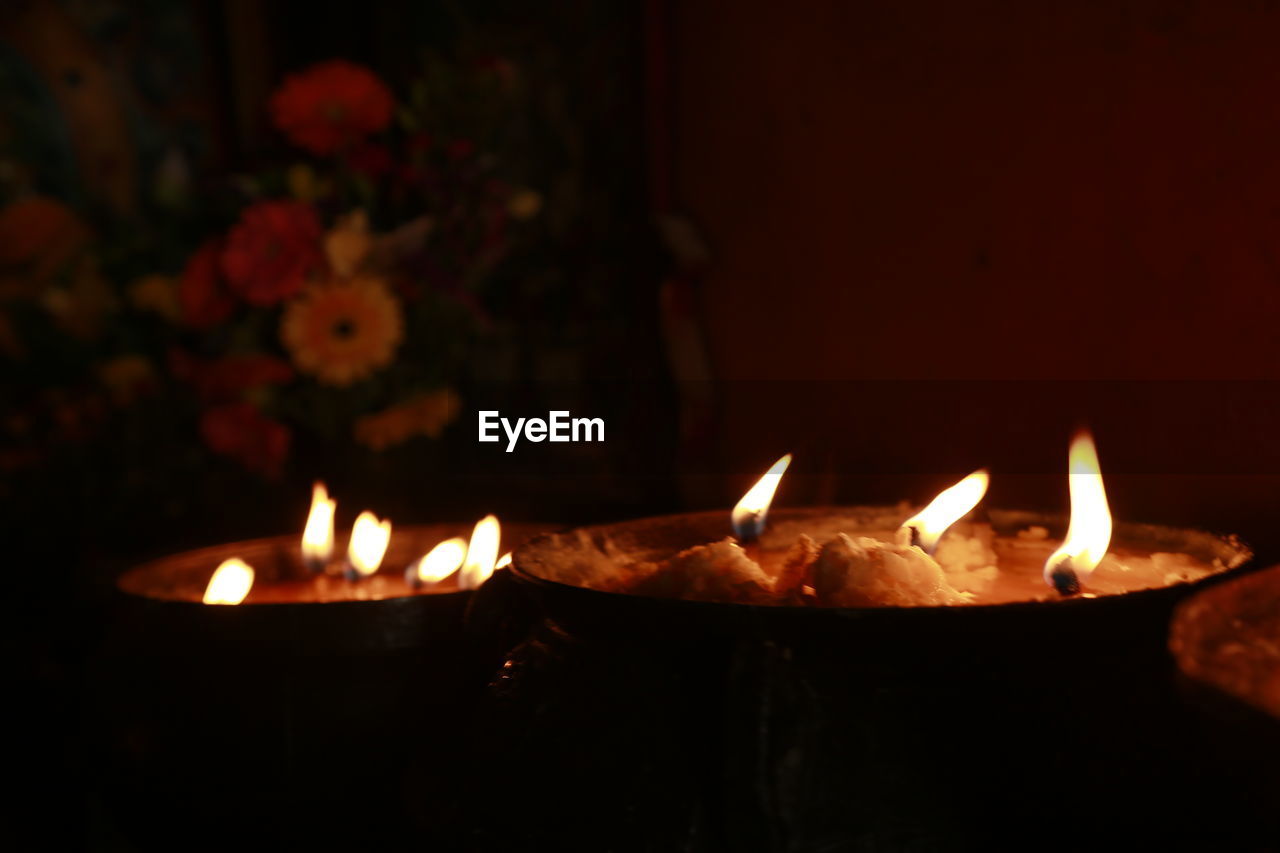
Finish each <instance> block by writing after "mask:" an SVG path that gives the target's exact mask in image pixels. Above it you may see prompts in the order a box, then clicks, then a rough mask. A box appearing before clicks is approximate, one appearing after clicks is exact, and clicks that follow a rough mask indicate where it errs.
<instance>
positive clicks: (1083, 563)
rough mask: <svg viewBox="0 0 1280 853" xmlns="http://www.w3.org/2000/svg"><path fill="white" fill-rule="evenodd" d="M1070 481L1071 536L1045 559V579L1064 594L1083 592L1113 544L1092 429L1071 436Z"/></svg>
mask: <svg viewBox="0 0 1280 853" xmlns="http://www.w3.org/2000/svg"><path fill="white" fill-rule="evenodd" d="M1067 485H1068V488H1069V490H1070V492H1071V523H1070V524H1068V525H1067V538H1066V539H1064V540H1063V541H1062V546H1061V547H1059V548H1058V550H1056V551H1054V552H1053V553H1052V554H1050V555H1049V559H1048V560H1045V563H1044V579H1045V583H1047V584H1049V585H1050V586H1052V587H1053V588H1054V589H1056V590H1057V591H1058V594H1059V595H1062V596H1064V597H1065V596H1069V595H1076V594H1078V593H1079V592H1080V589H1081V586H1082V585H1083V583H1084V582H1085V581H1087V580H1088V579H1089V575H1090V574H1092V573H1093V570H1094V568H1095V567H1096V566H1097V565H1098V563H1100V562H1102V558H1103V557H1104V556H1106V553H1107V546H1108V545H1110V544H1111V510H1110V509H1109V508H1108V507H1107V491H1106V489H1105V488H1103V485H1102V468H1101V466H1099V465H1098V449H1097V448H1096V447H1094V444H1093V436H1091V435H1090V434H1089V431H1088V430H1081V431H1080V432H1078V433H1076V436H1075V438H1073V439H1072V440H1071V451H1070V452H1069V453H1068V455H1067Z"/></svg>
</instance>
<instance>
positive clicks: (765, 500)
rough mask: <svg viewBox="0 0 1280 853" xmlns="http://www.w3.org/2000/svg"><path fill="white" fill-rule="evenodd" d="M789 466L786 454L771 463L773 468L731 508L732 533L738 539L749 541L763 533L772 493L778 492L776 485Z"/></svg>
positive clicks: (789, 455)
mask: <svg viewBox="0 0 1280 853" xmlns="http://www.w3.org/2000/svg"><path fill="white" fill-rule="evenodd" d="M790 464H791V454H790V453H788V454H787V455H786V456H784V457H782V458H781V459H779V460H778V461H777V462H775V463H773V467H772V468H770V469H769V470H768V471H766V472H765V474H764V476H763V477H761V478H760V479H759V480H758V481H757V482H756V484H755V485H754V486H752V487H751V488H750V489H749V490H747V493H746V494H745V495H743V496H742V500H740V501H738V505H737V506H735V507H734V508H733V515H732V516H731V519H732V521H733V532H734V534H735V535H736V536H737V537H738V538H739V539H742V540H746V541H751V540H754V539H756V538H757V537H759V536H760V534H761V533H762V532H764V522H765V518H766V517H767V516H768V514H769V504H770V503H772V502H773V493H774V492H776V491H777V490H778V483H779V482H780V481H781V480H782V475H783V474H784V473H786V470H787V466H788V465H790Z"/></svg>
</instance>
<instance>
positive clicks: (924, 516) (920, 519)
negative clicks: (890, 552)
mask: <svg viewBox="0 0 1280 853" xmlns="http://www.w3.org/2000/svg"><path fill="white" fill-rule="evenodd" d="M990 482H991V477H990V475H989V474H988V473H987V470H986V469H985V468H982V469H979V470H977V471H974V472H973V473H972V474H970V475H969V476H968V477H965V478H964V479H963V480H961V481H960V482H958V483H956V484H955V485H954V486H951V487H950V488H947V489H943V490H942V491H941V492H939V493H938V496H937V497H936V498H934V499H933V500H932V501H930V502H929V505H928V506H927V507H925V508H924V509H922V510H920V512H918V513H916V514H915V515H913V516H912V517H911V518H908V519H907V520H906V521H904V522H903V523H902V527H901V528H900V529H901V530H902V531H903V532H904V533H905V534H906V535H905V537H904V538H905V539H906V540H907V542H908V543H910V544H913V545H919V546H920V547H921V548H923V549H924V550H925V551H926V552H928V553H930V554H932V553H933V551H934V549H935V548H937V547H938V540H940V539H941V538H942V534H943V533H946V532H947V528H949V527H950V526H951V525H953V524H955V523H956V522H957V521H959V520H960V519H962V518H964V517H965V516H966V515H968V513H969V511H970V510H972V509H973V508H974V507H975V506H977V505H978V501H980V500H982V496H983V495H985V494H986V493H987V485H988V484H989V483H990ZM913 532H914V533H915V536H914V537H913V536H912V535H911V534H912V533H913ZM913 540H914V541H913Z"/></svg>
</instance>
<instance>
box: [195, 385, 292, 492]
mask: <svg viewBox="0 0 1280 853" xmlns="http://www.w3.org/2000/svg"><path fill="white" fill-rule="evenodd" d="M200 435H201V437H202V438H203V439H204V443H205V444H207V445H208V446H209V449H210V450H212V451H213V452H214V453H218V454H221V455H222V456H229V457H231V458H232V459H235V460H236V461H237V462H239V463H240V464H241V465H243V466H244V467H246V468H248V469H249V470H250V471H255V472H257V473H260V474H266V475H268V476H272V477H274V476H276V475H278V474H279V473H280V468H281V466H282V465H283V464H284V460H285V457H286V456H287V455H288V454H289V440H290V438H291V435H290V432H289V428H288V427H286V426H285V425H284V424H282V423H279V422H278V421H273V420H271V419H270V418H268V417H266V416H264V415H263V414H262V413H261V412H259V411H258V410H257V409H256V408H255V407H254V406H253V405H251V404H250V403H228V404H226V405H222V406H215V407H213V408H211V409H208V410H206V411H205V413H204V414H203V415H202V416H201V417H200Z"/></svg>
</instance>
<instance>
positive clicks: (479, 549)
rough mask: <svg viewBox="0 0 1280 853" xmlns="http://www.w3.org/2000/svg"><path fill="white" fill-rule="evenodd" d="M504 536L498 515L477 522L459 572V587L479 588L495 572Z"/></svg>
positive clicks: (487, 516)
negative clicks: (499, 547) (500, 541)
mask: <svg viewBox="0 0 1280 853" xmlns="http://www.w3.org/2000/svg"><path fill="white" fill-rule="evenodd" d="M501 538H502V525H500V524H499V523H498V518H497V516H493V515H486V516H485V517H484V518H482V519H480V520H479V521H477V522H476V526H475V528H474V529H473V530H472V531H471V542H470V543H468V544H467V559H466V562H465V563H463V564H462V571H461V572H459V574H458V588H459V589H479V588H480V584H482V583H484V582H485V581H487V580H488V579H489V576H490V575H492V574H493V570H494V566H495V565H496V564H497V562H498V542H499V540H500V539H501Z"/></svg>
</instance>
